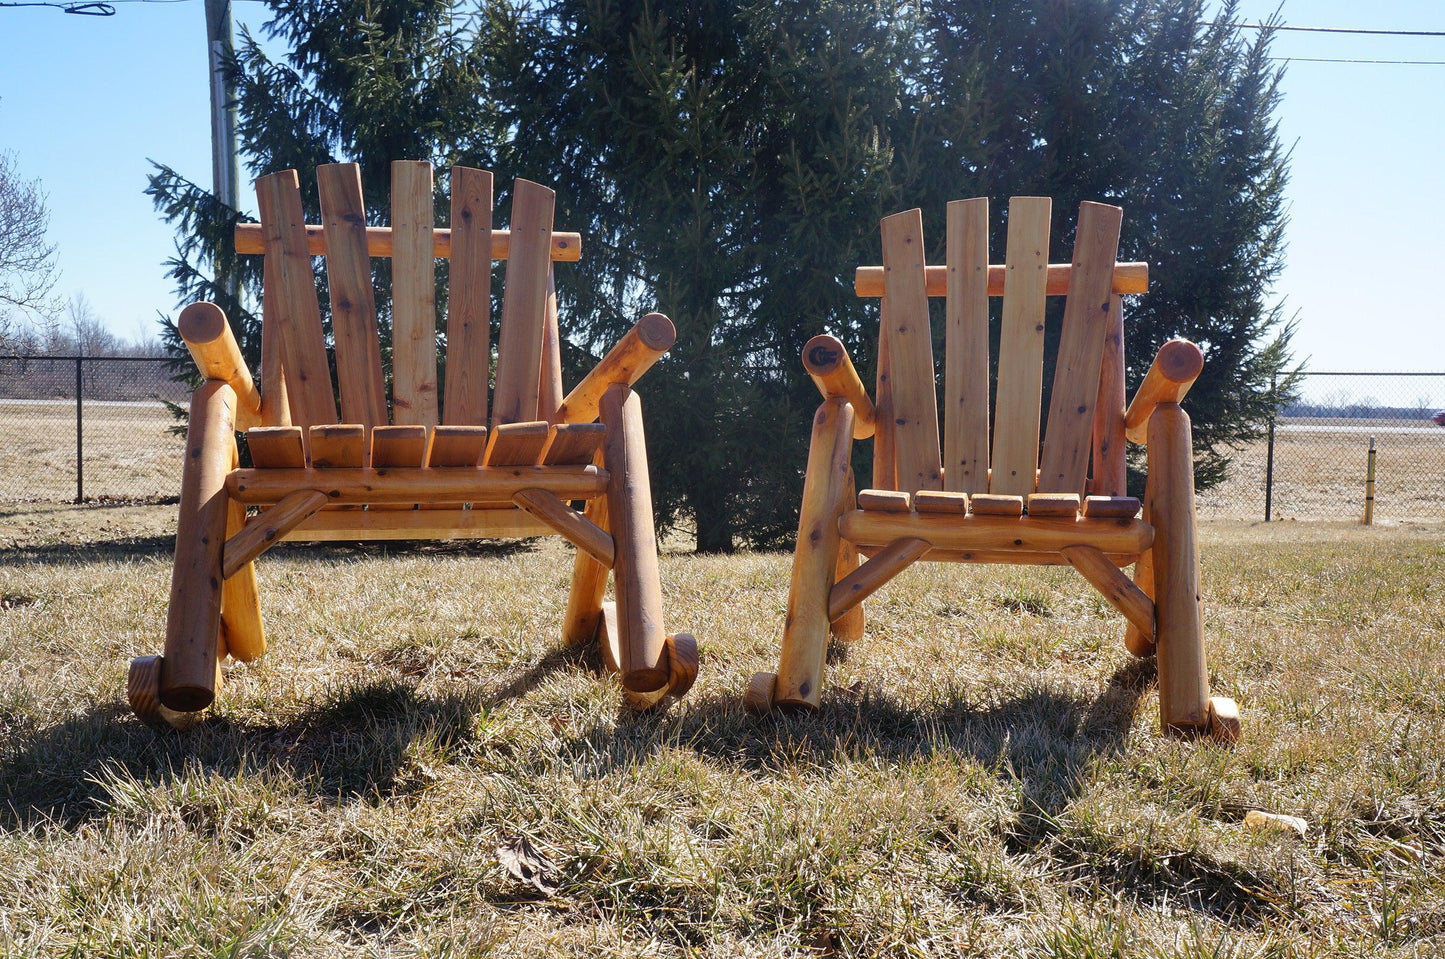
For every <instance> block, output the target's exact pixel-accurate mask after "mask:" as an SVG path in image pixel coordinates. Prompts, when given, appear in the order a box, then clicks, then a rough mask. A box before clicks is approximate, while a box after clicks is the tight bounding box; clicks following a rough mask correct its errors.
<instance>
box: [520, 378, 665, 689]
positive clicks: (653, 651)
mask: <svg viewBox="0 0 1445 959" xmlns="http://www.w3.org/2000/svg"><path fill="white" fill-rule="evenodd" d="M600 415H601V418H602V422H603V424H604V425H606V427H607V439H606V441H605V443H604V445H603V462H604V463H605V464H606V466H607V470H608V475H609V477H610V478H609V481H608V485H607V511H608V516H609V518H610V520H611V530H612V539H613V542H614V544H615V547H616V553H615V558H614V561H613V566H612V573H613V577H614V579H615V580H616V586H617V623H618V630H619V633H618V636H619V645H620V647H621V652H622V656H621V674H622V675H621V678H622V685H623V686H626V687H627V688H628V689H630V690H632V691H633V692H639V693H647V692H652V691H653V690H656V689H660V688H662V687H663V686H665V685H666V684H667V682H668V678H669V675H670V671H669V668H668V663H667V653H666V650H665V643H666V640H667V634H666V632H665V631H664V630H663V625H662V584H661V581H660V580H659V578H658V570H657V534H656V532H655V531H654V526H653V515H652V485H651V480H650V478H649V476H648V470H647V446H646V441H645V439H644V437H643V433H642V401H641V400H640V399H638V397H637V394H636V393H633V392H632V390H630V389H629V388H627V387H626V386H623V385H620V384H619V385H616V386H613V387H612V388H611V389H609V390H608V391H607V392H606V393H604V394H602V405H601V409H600ZM569 468H571V469H575V467H554V466H549V467H543V469H545V470H560V469H569Z"/></svg>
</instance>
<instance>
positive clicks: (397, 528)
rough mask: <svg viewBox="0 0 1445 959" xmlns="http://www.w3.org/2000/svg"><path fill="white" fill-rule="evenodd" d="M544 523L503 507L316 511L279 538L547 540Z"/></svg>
mask: <svg viewBox="0 0 1445 959" xmlns="http://www.w3.org/2000/svg"><path fill="white" fill-rule="evenodd" d="M552 535H555V531H554V530H553V529H552V527H550V526H548V525H547V524H546V523H544V522H542V521H541V520H539V519H537V518H536V517H534V516H532V515H531V514H530V513H524V512H523V511H522V510H519V509H515V508H514V507H512V506H510V505H509V506H507V507H506V508H505V509H469V510H463V509H408V510H381V511H375V510H366V511H365V512H362V511H360V510H322V511H321V512H319V513H315V514H313V515H312V516H310V517H308V518H307V519H306V520H305V521H304V522H302V523H301V525H299V526H297V527H296V528H295V529H293V530H291V531H290V532H289V533H287V534H286V535H285V536H283V537H282V539H283V540H285V541H286V542H288V543H294V542H301V543H325V542H338V541H342V542H344V541H347V540H378V541H386V540H398V539H506V538H511V537H519V536H552Z"/></svg>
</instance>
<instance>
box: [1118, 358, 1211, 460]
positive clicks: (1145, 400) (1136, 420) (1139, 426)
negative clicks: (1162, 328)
mask: <svg viewBox="0 0 1445 959" xmlns="http://www.w3.org/2000/svg"><path fill="white" fill-rule="evenodd" d="M1202 369H1204V354H1203V353H1201V352H1200V351H1199V347H1197V346H1195V345H1194V344H1193V343H1191V342H1189V341H1188V340H1170V341H1169V342H1168V343H1165V344H1164V345H1163V346H1161V347H1159V352H1158V353H1157V354H1156V355H1155V357H1154V363H1153V365H1152V366H1150V367H1149V372H1148V373H1147V374H1146V375H1145V376H1144V382H1142V383H1140V384H1139V390H1138V392H1136V393H1135V394H1134V399H1133V400H1131V401H1130V403H1129V409H1128V411H1127V412H1126V413H1125V414H1124V435H1125V436H1127V437H1129V441H1130V442H1131V443H1145V442H1147V441H1148V434H1149V417H1150V416H1151V415H1152V414H1153V412H1154V408H1155V407H1157V406H1159V405H1160V404H1161V403H1178V402H1179V401H1180V400H1182V399H1184V394H1185V393H1188V392H1189V388H1190V387H1191V386H1193V385H1194V381H1195V379H1197V378H1198V376H1199V371H1200V370H1202Z"/></svg>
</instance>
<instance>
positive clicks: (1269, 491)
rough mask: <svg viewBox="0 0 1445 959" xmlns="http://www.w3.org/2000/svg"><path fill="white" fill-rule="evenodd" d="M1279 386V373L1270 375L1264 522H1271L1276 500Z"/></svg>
mask: <svg viewBox="0 0 1445 959" xmlns="http://www.w3.org/2000/svg"><path fill="white" fill-rule="evenodd" d="M1278 385H1279V372H1278V371H1276V372H1274V373H1271V374H1269V447H1268V450H1267V452H1266V453H1265V460H1264V521H1265V522H1266V523H1268V522H1269V513H1270V507H1271V505H1272V504H1273V500H1274V414H1275V410H1276V409H1277V408H1278V401H1277V400H1276V399H1275V388H1276V387H1277V386H1278Z"/></svg>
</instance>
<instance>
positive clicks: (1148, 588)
mask: <svg viewBox="0 0 1445 959" xmlns="http://www.w3.org/2000/svg"><path fill="white" fill-rule="evenodd" d="M1144 522H1146V523H1153V519H1152V518H1151V514H1150V512H1149V496H1148V493H1147V492H1146V493H1145V496H1144ZM1134 585H1135V586H1138V587H1139V588H1140V589H1141V590H1143V592H1144V595H1145V596H1148V597H1149V598H1150V599H1154V551H1153V550H1152V549H1149V550H1145V551H1144V552H1142V553H1140V554H1139V558H1138V559H1136V560H1134ZM1124 648H1125V649H1127V650H1129V652H1131V653H1133V654H1134V655H1135V656H1140V657H1144V656H1153V655H1154V653H1155V644H1154V637H1153V636H1152V635H1150V636H1145V635H1144V632H1143V630H1141V629H1139V627H1137V626H1135V625H1134V624H1133V623H1130V624H1129V625H1128V626H1126V627H1125V628H1124Z"/></svg>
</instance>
